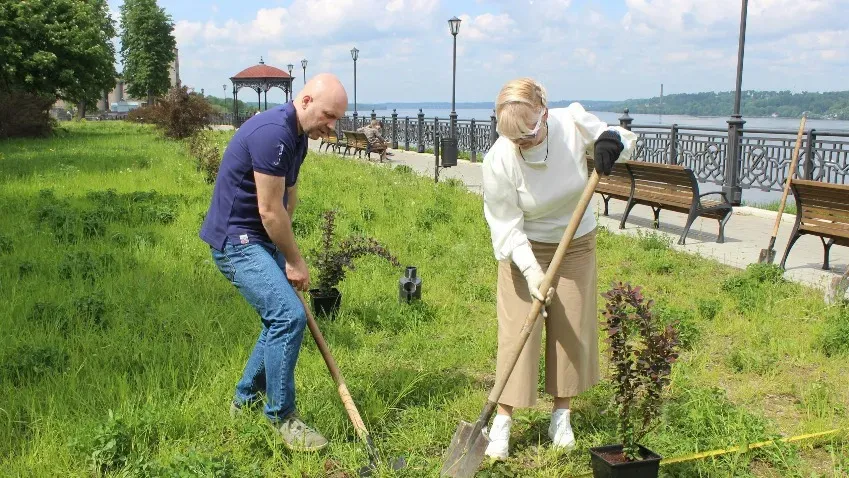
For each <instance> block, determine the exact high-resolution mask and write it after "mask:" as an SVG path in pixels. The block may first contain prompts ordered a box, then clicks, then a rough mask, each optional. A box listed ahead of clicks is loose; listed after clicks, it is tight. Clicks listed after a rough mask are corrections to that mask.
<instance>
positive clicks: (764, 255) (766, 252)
mask: <svg viewBox="0 0 849 478" xmlns="http://www.w3.org/2000/svg"><path fill="white" fill-rule="evenodd" d="M774 261H775V249H761V255H760V257H758V262H759V263H761V264H772V263H773V262H774Z"/></svg>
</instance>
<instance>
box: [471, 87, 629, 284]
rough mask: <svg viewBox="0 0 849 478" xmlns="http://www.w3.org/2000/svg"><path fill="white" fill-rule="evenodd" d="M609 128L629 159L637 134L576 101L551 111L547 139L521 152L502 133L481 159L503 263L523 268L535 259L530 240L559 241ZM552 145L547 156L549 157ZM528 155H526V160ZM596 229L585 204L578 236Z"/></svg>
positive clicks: (497, 253) (487, 202)
mask: <svg viewBox="0 0 849 478" xmlns="http://www.w3.org/2000/svg"><path fill="white" fill-rule="evenodd" d="M606 130H614V131H617V132H618V133H619V135H620V137H621V138H622V143H623V145H624V146H625V149H624V150H623V151H622V154H621V155H620V156H619V159H620V160H621V159H627V158H630V156H631V154H632V152H633V150H634V146H635V143H636V140H637V135H636V134H634V133H632V132H631V131H628V130H626V129H624V128H621V127H619V126H608V125H607V123H604V122H603V121H601V120H599V119H598V118H597V117H596V116H595V115H592V114H590V113H587V112H586V111H585V110H584V108H583V107H582V106H581V105H580V104H578V103H572V104H570V105H569V106H568V107H566V108H556V109H549V110H548V138H547V139H545V140H543V141H542V143H540V144H538V145H536V146H534V147H533V148H530V149H527V150H522V152H521V156H520V154H519V148H518V147H517V146H516V145H515V144H513V142H511V141H510V140H508V139H507V138H504V137H499V138H498V140H496V141H495V144H493V145H492V147H491V148H490V149H489V151H488V152H487V153H486V156H485V157H484V160H483V165H482V166H483V198H484V216H485V217H486V220H487V222H488V223H489V228H490V234H491V236H492V247H493V249H494V251H495V258H496V259H497V260H499V261H502V260H506V259H512V260H513V262H515V263H516V265H517V266H518V267H519V269H520V270H522V271H523V272H524V271H525V270H526V269H527V268H528V267H530V266H532V265H534V264H536V263H537V260H536V258H535V257H534V255H533V251H532V250H531V246H530V243H529V242H528V239H531V240H534V241H538V242H547V243H555V244H556V243H559V242H560V240H561V239H562V238H563V233H564V232H565V231H566V226H567V225H568V224H569V220H570V219H571V218H572V214H573V212H574V210H575V208H576V207H577V206H578V201H579V200H580V198H581V194H582V193H583V190H584V187H585V186H586V184H587V180H588V179H589V177H588V174H587V162H586V159H585V158H586V156H587V155H589V156H590V157H592V154H593V145H594V144H595V140H596V139H597V138H598V137H599V136H600V135H601V133H603V132H604V131H606ZM546 148H548V159H545V158H546ZM522 156H524V159H522ZM595 227H596V221H595V214H594V210H593V208H592V207H587V211H586V212H585V213H584V217H583V218H582V219H581V224H580V225H579V226H578V229H577V231H575V238H578V237H581V236H583V235H585V234H587V233H589V232H591V231H592V230H593V229H594V228H595Z"/></svg>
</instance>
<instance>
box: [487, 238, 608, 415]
mask: <svg viewBox="0 0 849 478" xmlns="http://www.w3.org/2000/svg"><path fill="white" fill-rule="evenodd" d="M531 248H532V249H533V251H534V255H535V256H536V258H537V261H539V264H540V266H541V267H542V268H543V270H544V271H547V270H548V264H549V263H550V262H551V259H552V258H553V257H554V252H555V251H556V250H557V244H548V243H539V242H534V241H531ZM597 277H598V276H597V271H596V231H595V230H593V231H592V232H590V233H588V234H585V235H583V236H581V237H578V238H575V239H573V240H572V243H571V244H570V245H569V249H567V251H566V255H565V256H564V257H563V261H562V262H561V263H560V267H559V269H558V273H557V276H555V284H556V286H555V295H554V297H553V298H552V300H551V304H550V305H549V306H548V318H547V319H545V320H543V318H542V315H540V316H539V317H538V318H537V322H536V325H535V326H534V330H533V332H531V335H530V337H528V341H527V343H525V347H524V349H523V350H522V354H521V355H520V356H519V361H518V362H517V363H516V367H515V368H514V369H513V372H512V373H511V374H510V379H509V380H508V381H507V386H506V387H505V388H504V392H502V394H501V398H500V399H499V400H498V402H499V403H501V404H503V405H509V406H513V407H518V408H524V407H531V406H533V405H535V404H536V401H537V377H538V375H539V362H540V360H539V358H540V348H541V339H542V327H543V322H545V330H546V346H545V391H546V392H547V393H548V394H550V395H552V396H554V397H574V396H576V395H578V394H580V393H581V392H584V391H585V390H587V389H589V388H590V387H592V386H593V385H595V384H596V383H598V381H599V376H600V370H599V356H598V354H599V351H598V330H599V323H598V290H597V281H598V278H597ZM497 305H498V363H497V365H496V377H501V375H502V370H503V369H504V368H505V367H506V363H505V362H506V361H507V356H508V355H509V354H510V350H511V349H512V348H513V347H514V346H515V345H516V341H517V340H518V335H519V332H520V331H521V329H522V324H523V323H524V321H525V319H526V318H527V317H528V312H530V310H531V296H530V293H529V292H528V286H527V283H526V281H525V278H524V276H523V275H522V273H521V272H520V271H519V269H518V268H517V267H516V265H515V264H514V263H513V262H512V261H509V260H507V261H501V262H500V263H499V265H498V292H497Z"/></svg>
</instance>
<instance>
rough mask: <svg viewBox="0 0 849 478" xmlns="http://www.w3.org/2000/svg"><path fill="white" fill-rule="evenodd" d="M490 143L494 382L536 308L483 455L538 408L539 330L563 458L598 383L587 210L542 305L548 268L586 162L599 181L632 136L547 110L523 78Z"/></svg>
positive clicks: (499, 113) (539, 92)
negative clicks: (580, 402)
mask: <svg viewBox="0 0 849 478" xmlns="http://www.w3.org/2000/svg"><path fill="white" fill-rule="evenodd" d="M495 114H496V117H497V118H498V128H497V131H498V133H499V135H500V136H499V138H498V140H497V141H496V142H495V144H493V145H492V148H490V150H489V151H488V152H487V153H486V156H485V157H484V161H483V197H484V215H485V217H486V220H487V223H488V224H489V228H490V234H491V238H492V245H493V249H494V252H495V257H496V259H497V260H498V261H499V266H498V286H497V290H498V292H497V301H496V302H497V309H498V358H497V365H496V375H497V376H498V377H500V376H501V374H502V373H503V368H504V367H506V365H507V364H506V363H504V362H505V361H506V359H507V355H508V354H509V352H510V350H511V349H512V348H513V347H514V346H515V342H516V340H517V339H518V336H519V333H520V330H521V328H522V324H523V322H524V321H525V319H526V318H527V314H528V311H529V310H530V307H531V300H532V299H531V298H532V297H534V298H537V299H539V300H541V301H544V303H545V307H544V308H543V312H542V314H541V315H542V318H543V320H538V321H537V323H536V326H535V327H534V330H533V331H532V333H531V335H530V337H529V338H528V341H527V343H526V344H525V347H524V349H523V350H522V353H521V355H520V356H519V361H518V362H517V363H516V366H515V368H514V369H513V372H512V373H511V375H510V378H509V380H508V382H507V386H506V387H505V389H504V392H503V393H502V394H501V398H500V399H499V403H498V412H497V414H496V416H495V418H494V419H493V422H492V426H491V429H490V431H489V438H490V444H489V447H488V448H487V450H486V454H487V455H488V456H490V457H493V458H497V459H505V458H507V456H508V445H509V437H510V425H511V423H512V414H513V409H514V408H526V407H531V406H534V405H535V404H536V401H537V375H538V372H539V356H540V348H541V338H542V326H543V323H545V328H546V344H545V391H546V393H548V394H550V395H552V397H554V407H553V412H552V417H551V424H550V426H549V428H548V434H549V437H550V438H551V440H552V446H553V447H555V448H557V449H564V450H570V449H572V448H573V447H574V446H575V437H574V433H573V431H572V426H571V422H570V413H571V412H570V409H569V406H570V402H571V398H572V397H575V396H576V395H578V394H580V393H582V392H584V391H585V390H587V389H589V388H590V387H592V386H593V385H595V384H596V383H597V382H598V380H599V375H600V370H599V361H598V355H599V351H598V308H597V297H598V291H597V285H596V282H597V275H596V249H595V244H596V242H595V241H596V236H595V234H596V221H595V214H594V211H593V208H587V211H586V212H585V213H584V215H583V216H582V217H581V222H580V225H579V227H578V229H577V231H576V232H575V238H574V239H573V241H572V243H571V245H570V247H569V250H567V252H566V255H565V256H564V258H563V261H562V263H561V265H560V267H559V268H558V271H557V276H556V277H555V281H554V283H553V284H554V286H553V287H551V289H549V290H548V291H547V293H546V294H545V295H543V294H542V293H541V292H540V290H539V287H540V285H541V284H542V280H543V276H544V275H545V274H544V269H543V268H544V267H548V264H549V263H550V261H551V259H552V258H553V257H554V252H555V250H556V249H557V245H558V243H559V242H560V239H561V238H562V237H563V233H564V231H565V230H566V226H567V225H568V223H569V220H570V219H571V217H572V214H573V213H574V210H575V208H576V207H577V204H578V200H579V198H580V196H581V193H582V191H583V189H584V187H585V186H586V183H587V180H588V171H587V161H586V159H585V158H586V157H587V155H588V154H589V155H590V156H591V157H593V158H594V165H595V169H596V170H597V171H598V172H599V174H605V175H607V174H610V170H611V168H612V167H613V164H614V163H615V162H616V161H617V160H618V159H620V158H627V157H629V156H630V155H631V153H632V151H633V148H634V143H635V141H636V135H634V133H632V132H630V131H628V130H625V129H623V128H620V127H618V126H616V127H611V126H608V125H607V124H606V123H604V122H602V121H601V120H599V119H598V118H597V117H596V116H594V115H592V114H590V113H587V112H586V111H585V110H584V108H583V107H582V106H581V105H580V104H578V103H572V104H570V105H569V106H568V107H566V108H557V109H551V110H549V109H548V108H547V106H546V93H545V89H544V88H543V87H542V85H540V84H539V83H537V82H536V81H534V80H533V79H530V78H520V79H516V80H513V81H510V82H508V83H507V84H506V85H504V87H503V88H502V89H501V91H500V92H499V94H498V98H497V100H496V106H495Z"/></svg>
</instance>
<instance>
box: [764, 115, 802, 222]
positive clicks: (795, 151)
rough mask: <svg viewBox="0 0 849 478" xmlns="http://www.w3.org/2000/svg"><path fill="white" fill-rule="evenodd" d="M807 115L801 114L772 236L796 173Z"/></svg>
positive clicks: (782, 212)
mask: <svg viewBox="0 0 849 478" xmlns="http://www.w3.org/2000/svg"><path fill="white" fill-rule="evenodd" d="M806 118H807V115H802V122H801V123H800V124H799V133H798V134H797V135H796V147H795V148H793V158H792V159H791V160H790V172H789V173H787V181H785V183H784V192H783V193H782V194H781V203H779V205H778V214H776V216H775V226H774V227H773V228H772V237H776V236H778V226H779V224H781V215H782V214H784V205H785V204H786V203H787V193H789V192H790V181H791V180H792V179H793V175H794V174H795V173H796V165H797V164H798V163H799V148H800V147H801V146H802V135H803V134H804V133H805V120H806Z"/></svg>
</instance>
